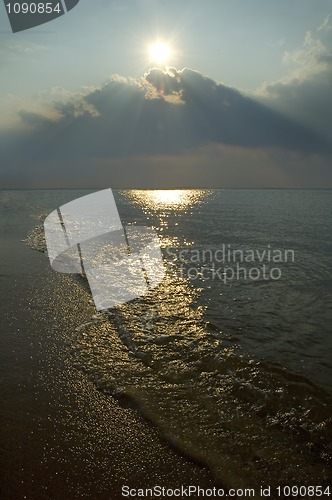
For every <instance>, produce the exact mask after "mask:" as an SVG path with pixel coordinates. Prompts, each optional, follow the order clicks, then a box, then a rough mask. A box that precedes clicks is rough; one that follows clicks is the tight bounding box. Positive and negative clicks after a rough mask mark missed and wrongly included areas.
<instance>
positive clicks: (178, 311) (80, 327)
mask: <svg viewBox="0 0 332 500" xmlns="http://www.w3.org/2000/svg"><path fill="white" fill-rule="evenodd" d="M87 193H88V192H86V191H48V192H46V191H36V192H14V191H6V192H2V193H1V215H2V221H1V224H2V226H1V227H2V235H4V238H3V240H4V248H3V253H4V256H6V258H5V259H2V261H1V263H0V267H1V269H0V274H1V276H2V278H1V279H2V280H3V281H2V283H3V286H2V288H1V294H2V302H1V308H2V309H3V311H2V314H3V317H4V318H6V311H8V308H9V304H8V287H9V288H10V287H13V282H14V281H15V280H13V276H14V275H15V273H18V274H20V272H21V273H24V271H23V269H25V272H26V268H25V266H26V263H25V260H24V258H22V259H19V253H20V252H22V257H23V253H24V252H26V251H30V253H31V255H36V258H35V260H34V258H32V257H31V261H29V271H28V273H30V274H29V276H30V287H31V286H32V284H33V286H32V289H33V294H31V289H30V291H29V290H25V287H26V288H27V289H28V288H29V284H28V280H27V279H25V280H24V284H23V283H21V288H19V289H17V290H16V295H15V294H14V296H16V297H19V294H21V295H22V294H24V296H26V297H27V296H28V297H30V299H29V300H30V307H31V308H33V311H34V319H35V322H36V325H38V328H40V326H41V325H42V327H43V329H44V331H42V332H39V334H41V335H46V336H47V335H48V334H49V333H48V328H49V329H50V330H49V331H52V332H54V328H55V329H56V330H57V331H58V330H61V331H63V329H65V331H66V332H67V333H66V335H65V339H64V341H65V342H66V343H67V344H68V345H69V348H70V356H69V357H67V358H66V360H65V364H66V367H67V368H66V369H70V370H71V371H72V372H73V373H76V374H79V375H77V376H79V377H83V378H82V380H85V381H87V382H86V383H87V384H89V383H90V384H91V386H92V387H97V388H98V390H99V391H100V393H101V397H103V398H105V401H106V402H107V401H113V400H114V397H115V398H117V399H120V400H121V401H122V402H123V401H128V402H131V401H133V402H135V404H136V405H137V407H138V409H139V410H140V411H141V412H142V413H143V414H144V415H145V416H146V417H147V418H148V419H149V421H150V422H151V423H152V424H153V426H155V428H157V429H159V430H161V432H162V434H163V435H164V436H165V437H166V439H167V441H168V442H169V443H171V444H172V445H174V446H175V447H176V449H178V450H180V451H181V452H182V453H184V454H185V455H186V456H188V457H192V458H193V459H195V460H196V461H198V462H199V463H201V464H204V465H205V466H206V467H208V468H209V469H210V470H211V471H212V473H213V476H214V478H215V481H216V483H218V484H222V485H223V486H225V487H229V488H255V491H257V492H258V491H259V488H260V486H262V485H266V486H272V487H273V491H274V494H275V496H276V497H277V494H276V492H277V490H276V488H277V487H278V486H285V485H290V486H293V485H295V486H300V485H306V486H309V485H314V486H315V485H321V486H323V487H324V488H326V487H327V486H328V485H330V484H331V471H332V469H331V465H332V454H331V453H332V451H331V446H332V400H331V399H332V398H331V396H332V363H331V348H332V332H331V324H332V321H331V320H332V311H331V304H332V243H331V234H332V217H331V215H332V191H329V190H321V191H319V190H312V191H311V190H306V191H300V190H223V191H170V192H160V191H128V192H117V193H115V195H116V200H117V204H118V209H119V213H120V216H121V219H122V221H123V223H124V224H126V225H135V224H138V225H145V226H149V227H151V228H153V229H155V230H156V232H157V233H158V235H159V238H160V241H161V247H162V253H163V259H164V266H165V271H166V274H165V277H164V279H163V281H162V282H161V283H160V285H159V286H158V287H156V288H155V289H154V290H151V291H150V292H149V293H148V295H146V296H145V297H141V298H137V299H135V300H133V301H132V302H130V303H127V304H124V305H120V306H117V307H115V308H113V309H111V310H108V311H104V312H101V313H98V314H94V311H93V304H92V303H90V305H88V306H87V305H86V304H87V303H88V300H89V297H90V292H89V289H88V286H87V282H86V280H85V279H84V278H83V279H82V278H79V277H77V276H74V277H70V276H62V275H58V274H57V273H54V272H53V271H52V269H50V268H49V267H48V260H47V257H46V256H43V255H41V254H38V253H37V252H32V250H30V249H29V248H27V247H24V245H23V243H21V246H19V245H15V244H14V240H15V238H16V237H17V234H19V228H20V224H22V228H21V229H22V230H23V226H24V224H25V226H24V227H26V226H27V223H26V222H25V223H24V224H23V222H20V221H22V220H23V219H24V220H26V218H27V212H29V216H30V215H31V217H38V216H43V215H47V214H48V213H49V212H50V211H51V210H54V209H56V208H57V207H58V206H60V205H61V204H63V203H65V202H66V201H70V200H73V199H75V198H77V197H79V196H82V195H85V194H87ZM22 197H23V198H24V202H22ZM23 210H24V214H23ZM9 215H10V217H11V221H13V220H17V227H16V228H13V227H11V226H10V225H8V223H7V225H6V221H7V220H8V219H6V217H7V216H8V217H9ZM31 222H32V224H31V225H32V226H33V225H36V223H37V222H36V221H35V220H33V219H31ZM29 244H30V246H32V247H33V248H37V249H40V250H43V249H44V242H43V235H42V231H40V230H38V229H37V230H35V231H34V232H32V233H31V232H30V236H29ZM6 246H7V252H6ZM21 247H22V248H21ZM9 248H10V249H11V251H8V249H9ZM23 248H24V250H23ZM14 249H15V250H14ZM12 251H14V252H15V255H16V258H15V259H14V260H15V262H16V267H15V269H11V262H12V257H13V255H12ZM24 255H25V254H24ZM37 257H38V258H37ZM40 258H42V259H44V260H43V262H44V264H43V266H41V265H40ZM17 262H19V265H18V267H17ZM20 266H21V270H20ZM16 286H19V285H16ZM64 297H66V300H65V301H64ZM12 299H13V294H11V299H10V300H11V303H10V308H11V309H13V304H12ZM6 300H7V303H6ZM82 304H84V307H83V308H82ZM17 309H18V311H17V317H16V319H14V320H13V319H11V321H12V322H13V321H15V322H16V323H15V328H16V329H17V328H18V329H19V328H22V329H24V320H23V319H22V318H24V317H25V311H24V310H22V307H21V308H20V307H19V304H18V308H17ZM82 309H83V311H82ZM7 316H8V315H7ZM8 321H9V320H8ZM20 322H22V325H21V326H20ZM47 325H49V327H48V326H47ZM11 335H12V328H11V327H10V325H9V324H8V323H6V320H5V321H4V333H3V335H2V337H3V338H2V341H3V344H4V351H3V354H2V357H3V363H2V371H3V373H4V374H5V375H4V376H5V378H6V379H7V387H10V390H9V392H11V391H13V389H14V387H15V381H16V378H17V376H18V375H17V369H18V370H22V371H23V373H30V374H31V375H30V376H31V377H32V378H33V377H34V376H35V375H34V373H36V372H37V371H36V366H35V365H33V363H32V365H31V366H29V363H27V361H26V357H25V358H24V359H25V363H26V364H27V366H20V367H16V368H15V370H14V369H13V366H12V363H13V359H12V357H11V356H10V352H11V349H12V346H11V345H10V342H11V341H12V337H11ZM15 338H16V341H17V337H15ZM37 338H39V337H38V335H37V336H35V337H34V335H33V333H32V334H31V342H30V348H31V359H32V360H33V358H34V357H35V356H36V351H38V348H37V347H36V345H35V343H36V342H37ZM6 353H7V354H6ZM6 356H7V357H6ZM46 358H47V359H52V353H48V354H47V356H46ZM38 359H39V361H38V363H39V365H40V366H39V368H38V373H39V375H38V376H39V377H40V373H44V375H42V376H46V375H45V374H46V373H47V372H48V369H47V366H49V365H48V363H47V362H46V361H45V357H43V355H42V353H40V352H39V354H38ZM6 360H7V361H6ZM53 364H54V360H53ZM60 373H62V374H63V371H61V370H60ZM47 377H48V380H49V382H48V383H50V380H52V374H51V375H50V374H49V373H48V375H47ZM21 379H22V377H21V378H20V380H21ZM8 381H9V382H8ZM82 383H83V382H82ZM16 390H19V391H21V392H20V394H21V398H23V399H24V400H27V401H28V402H29V394H28V393H27V392H26V391H24V390H23V389H22V388H19V389H17V388H16ZM72 392H73V393H75V388H73V391H72ZM16 399H18V400H19V398H16ZM7 400H8V401H9V402H10V394H7ZM105 404H108V403H105ZM32 406H33V405H32ZM23 407H24V408H25V409H26V404H24V405H23V406H22V408H23ZM17 411H18V416H17V418H18V419H19V421H20V422H21V421H22V422H24V416H22V415H21V418H20V416H19V412H20V407H18V408H17ZM104 414H106V415H107V411H106V412H104ZM111 421H112V422H114V420H113V416H112V413H111V411H110V414H109V422H110V423H109V425H110V426H111ZM103 422H104V424H103V425H106V426H107V425H108V424H107V423H106V424H105V420H103ZM106 422H107V418H106ZM22 425H23V424H22ZM77 425H78V424H77V421H76V420H75V421H73V427H74V426H77ZM79 425H82V426H83V427H84V425H85V424H84V418H83V417H81V420H80V424H79ZM17 427H18V425H17V426H15V423H12V432H17ZM66 429H67V427H66ZM66 432H67V431H66ZM69 449H70V447H69ZM102 457H103V452H101V457H100V460H101V461H102V460H103V458H102ZM65 459H66V460H68V461H69V463H70V453H69V456H67V457H65ZM27 460H28V457H27ZM94 468H95V469H98V464H96V463H95V464H94ZM14 469H15V466H14V465H13V470H14ZM96 474H97V472H96ZM148 482H149V481H148V478H146V483H148ZM149 484H150V483H149ZM147 485H148V484H142V486H147ZM150 485H151V484H150ZM83 490H84V488H82V495H83ZM325 491H327V490H325ZM331 492H332V490H331ZM271 496H272V497H273V495H271ZM86 497H87V498H89V495H87V496H86ZM90 497H91V496H90ZM258 497H259V496H258V494H257V498H258ZM309 497H310V495H308V498H309ZM27 498H29V496H27ZM32 498H33V497H32ZM35 498H38V497H35ZM91 498H92V497H91ZM97 498H98V495H97ZM103 498H104V497H103ZM105 498H106V497H105ZM110 498H118V497H116V496H113V497H112V496H110ZM323 498H328V495H327V494H325V496H323Z"/></svg>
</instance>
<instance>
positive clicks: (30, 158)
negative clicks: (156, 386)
mask: <svg viewBox="0 0 332 500" xmlns="http://www.w3.org/2000/svg"><path fill="white" fill-rule="evenodd" d="M157 39H159V40H163V41H164V42H165V43H167V44H168V45H169V48H170V55H169V58H168V60H167V65H168V66H170V67H171V69H169V70H165V68H164V66H163V65H161V64H158V63H157V62H156V61H152V60H151V58H150V54H149V50H148V47H149V46H150V45H151V44H152V43H153V42H154V41H155V40H157ZM0 62H1V77H0V82H1V83H0V86H1V96H0V147H1V149H0V187H1V186H2V187H30V186H32V187H51V186H56V187H75V186H77V187H80V186H85V187H90V186H91V187H114V188H115V187H332V170H331V169H332V130H331V120H332V1H331V0H329V1H328V0H319V1H317V0H310V1H309V0H287V1H286V0H279V1H275V0H204V1H203V0H200V1H198V0H177V1H173V0H163V1H158V0H113V1H112V0H94V1H93V2H92V1H91V0H80V3H79V4H78V5H77V6H76V7H75V8H74V9H73V10H72V11H70V12H68V13H67V14H66V15H64V16H62V17H61V18H59V19H56V20H54V21H52V22H50V23H48V24H44V25H42V26H40V27H38V28H34V29H31V30H27V31H24V32H21V33H15V34H13V33H12V32H11V31H10V25H9V22H8V19H7V16H6V12H5V8H4V5H3V3H1V4H0ZM165 64H166V62H165ZM153 66H160V69H155V70H152V69H151V68H152V67H153Z"/></svg>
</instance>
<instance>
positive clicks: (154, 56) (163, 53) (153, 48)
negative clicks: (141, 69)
mask: <svg viewBox="0 0 332 500" xmlns="http://www.w3.org/2000/svg"><path fill="white" fill-rule="evenodd" d="M171 52H172V51H171V47H170V46H169V44H168V43H166V42H160V41H158V42H154V43H152V44H151V45H150V47H149V55H150V60H151V61H152V62H154V63H157V64H167V63H168V62H169V59H170V56H171Z"/></svg>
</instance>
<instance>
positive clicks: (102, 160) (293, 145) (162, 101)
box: [0, 68, 331, 187]
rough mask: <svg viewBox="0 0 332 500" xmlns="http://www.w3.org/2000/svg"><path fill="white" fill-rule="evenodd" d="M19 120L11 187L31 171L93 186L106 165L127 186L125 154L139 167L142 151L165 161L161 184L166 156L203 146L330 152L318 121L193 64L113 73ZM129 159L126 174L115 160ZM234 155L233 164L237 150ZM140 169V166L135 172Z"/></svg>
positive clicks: (6, 169) (6, 151)
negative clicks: (272, 105)
mask: <svg viewBox="0 0 332 500" xmlns="http://www.w3.org/2000/svg"><path fill="white" fill-rule="evenodd" d="M20 118H21V123H22V126H23V125H24V126H23V127H20V128H19V130H17V131H11V132H8V133H7V134H6V136H5V134H3V135H2V136H1V137H0V146H1V151H2V153H1V155H2V159H1V163H0V165H1V167H0V168H1V170H0V181H1V178H2V181H3V184H4V185H8V183H10V182H12V183H13V182H14V181H15V180H16V183H17V185H18V186H19V179H20V178H25V179H26V178H29V172H30V173H31V177H30V178H31V183H32V182H35V183H36V182H37V181H36V179H39V181H38V183H40V182H43V179H44V182H46V183H47V182H53V183H54V182H56V178H58V179H59V184H61V179H64V181H63V183H64V184H63V185H64V187H66V182H69V181H68V179H69V178H75V176H77V177H76V178H81V179H82V176H86V178H85V179H84V181H82V182H83V184H84V185H89V184H90V185H93V184H94V179H95V178H96V175H97V169H98V168H100V169H101V170H100V172H101V171H102V172H103V175H104V176H106V177H107V183H108V185H111V186H112V187H113V186H115V185H117V186H119V185H120V186H121V185H122V186H128V185H129V184H130V182H131V177H130V176H131V175H132V171H131V170H130V168H127V169H126V168H125V166H124V163H123V162H124V160H125V162H126V164H127V165H128V164H129V163H130V162H132V164H135V165H136V168H138V169H139V168H142V163H141V159H142V158H145V159H146V158H155V159H159V160H157V161H156V162H155V167H154V168H155V169H156V173H155V175H154V176H152V177H155V178H156V179H157V180H158V182H157V184H158V186H159V187H162V185H161V184H163V183H165V179H166V178H167V176H165V175H164V173H163V172H158V169H162V168H163V169H165V168H166V169H167V166H166V165H165V162H164V161H160V158H163V159H165V158H167V156H168V157H169V158H172V165H174V164H175V159H174V158H175V157H176V155H177V158H178V159H179V165H181V162H180V160H181V155H182V157H184V156H185V157H186V158H187V159H188V158H193V156H194V153H195V151H197V150H198V149H199V148H208V147H209V146H211V145H213V144H215V145H220V146H223V147H232V148H233V153H234V148H235V149H236V148H241V151H242V152H243V151H245V150H246V149H247V150H248V151H249V150H253V149H255V150H259V149H262V150H270V151H276V150H281V151H288V152H289V154H291V153H292V152H294V151H295V152H298V153H299V155H313V154H320V155H321V154H329V153H330V152H331V145H330V144H329V143H328V141H326V140H324V139H322V138H321V137H320V135H319V134H317V133H315V132H312V131H311V130H310V129H309V128H306V127H304V126H302V125H300V124H297V123H296V122H294V121H292V120H290V119H288V118H285V117H282V116H281V115H279V114H278V113H276V112H275V111H272V110H270V109H268V108H267V107H266V106H264V105H263V104H261V103H258V102H255V101H254V100H253V99H250V98H249V97H246V96H244V95H242V94H241V93H240V92H239V91H237V90H236V89H234V88H231V87H227V86H225V85H223V84H218V83H216V82H214V81H213V80H211V79H210V78H208V77H205V76H203V75H202V74H200V73H198V72H197V71H193V70H191V69H183V70H181V71H178V70H176V69H175V68H169V69H168V70H167V71H162V70H160V69H157V68H153V69H151V70H150V71H149V72H148V73H147V74H146V75H145V77H144V78H142V79H138V80H134V79H130V78H121V77H114V78H113V79H112V80H111V81H110V82H108V83H106V84H104V85H102V86H100V87H98V88H93V89H90V90H89V91H86V92H85V93H84V94H79V95H78V94H75V95H70V94H68V93H66V92H62V93H61V92H59V96H58V98H57V99H55V101H54V102H53V104H52V107H51V109H50V110H49V112H48V114H47V115H43V114H41V113H31V112H26V111H21V112H20ZM207 150H208V149H206V151H207ZM214 151H215V152H216V151H217V150H216V149H215V150H214ZM219 152H220V150H219ZM275 157H276V156H275ZM130 158H132V160H130ZM133 159H135V160H133ZM138 159H139V160H138ZM209 161H210V163H211V164H212V163H213V165H214V167H213V168H214V169H215V172H214V173H215V175H214V176H213V178H214V179H215V178H219V179H222V177H223V175H222V169H223V168H226V167H223V165H221V164H220V162H219V164H218V158H217V159H216V160H214V161H213V162H211V158H210V160H209ZM236 161H238V159H237V160H236ZM241 161H245V158H244V156H243V153H242V154H241ZM121 162H122V170H121V169H120V170H121V171H119V169H115V168H114V165H115V164H117V165H119V163H121ZM227 162H228V165H229V164H230V163H231V160H230V156H229V154H228V155H227ZM88 164H89V165H90V170H89V168H88V167H87V165H88ZM82 165H85V166H86V168H83V167H82ZM98 165H99V167H98ZM101 165H102V168H101ZM106 165H108V169H109V171H107V168H106ZM112 165H113V166H112ZM202 168H204V167H203V166H202ZM227 168H229V167H228V166H227ZM248 168H249V167H248ZM251 168H252V167H251ZM112 169H113V170H112ZM226 170H227V169H226ZM189 171H190V169H189ZM172 172H173V173H172V175H175V180H174V182H173V181H172V182H170V183H169V184H172V185H177V184H176V178H179V174H178V177H176V169H175V170H173V171H172ZM186 172H187V186H194V185H195V186H197V179H195V175H196V176H197V169H193V170H192V177H191V178H190V175H189V173H188V168H187V170H186ZM211 172H212V171H211ZM139 175H140V174H139V171H138V172H137V171H136V172H135V176H136V177H135V178H139ZM149 175H150V176H151V172H150V173H149ZM249 175H250V174H249ZM20 176H21V177H20ZM126 176H127V177H126ZM99 177H100V176H99ZM99 177H98V178H99ZM126 178H127V179H128V181H129V183H128V182H126ZM150 178H151V177H150ZM199 178H201V176H199ZM160 179H162V181H160ZM51 180H52V181H51ZM240 181H241V179H239V182H240ZM70 182H71V181H70ZM82 182H81V181H80V182H77V184H76V185H82ZM181 182H182V181H181ZM140 186H141V187H142V184H141V183H140ZM143 187H144V186H143ZM149 187H152V186H150V185H149ZM216 187H217V186H216Z"/></svg>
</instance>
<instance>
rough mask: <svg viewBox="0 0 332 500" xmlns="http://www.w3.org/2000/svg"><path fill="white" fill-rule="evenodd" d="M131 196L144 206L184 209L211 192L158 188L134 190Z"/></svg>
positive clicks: (149, 207)
mask: <svg viewBox="0 0 332 500" xmlns="http://www.w3.org/2000/svg"><path fill="white" fill-rule="evenodd" d="M130 194H131V197H132V198H133V199H134V201H136V202H137V203H139V204H140V205H141V206H143V207H144V208H148V209H150V210H151V209H160V208H162V209H165V208H169V209H176V210H179V211H180V210H184V209H185V208H188V207H191V206H193V205H195V204H196V203H198V202H201V201H203V199H204V198H205V197H206V196H207V195H208V194H210V191H208V190H205V189H157V190H153V191H152V190H151V191H150V190H133V191H131V193H130Z"/></svg>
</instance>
